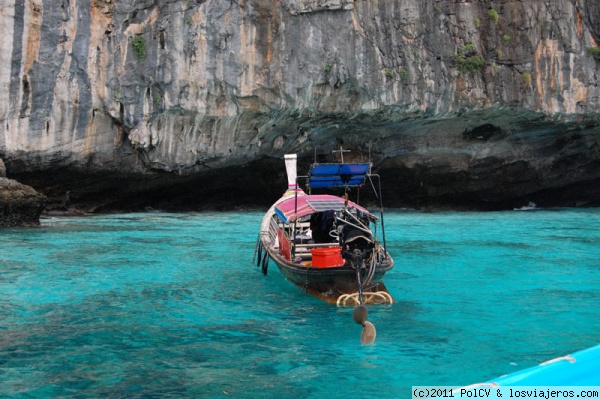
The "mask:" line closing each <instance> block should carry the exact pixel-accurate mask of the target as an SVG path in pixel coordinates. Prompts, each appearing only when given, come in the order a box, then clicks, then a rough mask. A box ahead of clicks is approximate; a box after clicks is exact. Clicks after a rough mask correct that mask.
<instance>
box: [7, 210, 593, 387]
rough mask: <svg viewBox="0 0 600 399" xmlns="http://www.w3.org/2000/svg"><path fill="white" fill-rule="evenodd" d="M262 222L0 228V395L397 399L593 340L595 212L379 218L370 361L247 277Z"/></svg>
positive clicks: (346, 313) (354, 337)
mask: <svg viewBox="0 0 600 399" xmlns="http://www.w3.org/2000/svg"><path fill="white" fill-rule="evenodd" d="M261 218H262V215H261V213H259V212H244V213H195V214H166V213H147V214H125V215H109V216H92V217H77V218H50V219H44V220H43V221H42V227H41V228H35V229H5V230H0V397H1V398H226V397H235V398H280V397H302V398H327V397H336V398H346V397H352V398H358V397H360V398H362V397H375V398H402V397H410V389H409V388H410V386H412V385H466V384H471V383H475V382H481V381H485V380H489V379H492V378H495V377H497V376H499V375H502V374H506V373H510V372H514V371H518V370H520V369H522V368H525V367H529V366H533V365H535V364H537V363H539V362H541V361H544V360H548V359H550V358H554V357H557V356H562V355H565V354H567V353H570V352H574V351H577V350H580V349H584V348H587V347H590V346H593V345H596V344H598V343H600V317H598V315H599V314H600V245H599V244H600V209H588V210H572V209H563V210H558V211H534V212H516V211H514V212H494V213H454V212H448V213H418V212H391V213H388V214H386V219H385V222H386V226H387V228H388V234H387V241H388V247H389V250H390V252H391V253H392V254H393V255H394V257H395V261H396V267H395V268H394V269H393V270H392V271H391V272H390V273H389V274H388V275H387V276H386V279H385V281H386V284H387V286H388V289H389V290H390V292H391V293H392V295H393V296H394V297H395V299H396V301H397V302H396V303H395V304H393V305H385V306H379V307H373V308H371V312H370V316H369V320H370V321H372V322H373V323H374V324H375V326H376V327H377V340H376V343H375V344H374V345H371V346H361V345H360V343H359V338H360V332H361V327H360V326H358V325H356V324H354V323H353V321H352V317H351V309H349V308H337V307H335V306H332V305H328V304H326V303H323V302H320V301H319V300H317V299H314V298H312V297H310V296H307V295H306V294H304V293H303V292H302V291H301V290H299V289H298V288H296V287H295V286H293V285H292V284H290V283H288V282H286V281H285V280H284V279H283V277H282V276H281V274H280V273H279V272H278V270H277V269H276V268H275V266H274V265H273V264H271V265H270V268H269V274H268V275H267V276H263V275H262V274H261V272H260V270H259V269H258V268H256V267H255V266H254V265H253V264H252V256H253V252H254V244H255V239H256V236H257V231H258V226H259V223H260V220H261ZM598 385H600V383H599V384H598Z"/></svg>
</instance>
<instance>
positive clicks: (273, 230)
mask: <svg viewBox="0 0 600 399" xmlns="http://www.w3.org/2000/svg"><path fill="white" fill-rule="evenodd" d="M277 230H279V227H278V226H277V222H276V221H275V219H274V218H271V221H270V222H269V233H268V234H269V242H270V243H271V245H272V246H273V248H274V249H278V248H279V245H276V244H277V239H276V238H277Z"/></svg>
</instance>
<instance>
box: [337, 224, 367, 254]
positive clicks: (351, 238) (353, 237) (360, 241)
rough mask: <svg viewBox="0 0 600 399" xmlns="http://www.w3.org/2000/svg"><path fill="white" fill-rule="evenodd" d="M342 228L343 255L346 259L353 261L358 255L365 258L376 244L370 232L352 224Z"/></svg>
mask: <svg viewBox="0 0 600 399" xmlns="http://www.w3.org/2000/svg"><path fill="white" fill-rule="evenodd" d="M341 230H342V231H341V245H342V256H343V257H344V258H345V259H347V260H350V261H351V260H352V259H353V258H354V259H355V258H356V256H357V255H360V258H361V259H365V258H367V257H368V255H370V254H371V252H372V250H373V247H374V244H373V238H372V237H371V235H370V234H368V233H366V232H364V231H362V230H360V229H357V228H356V227H354V226H350V225H345V226H343V227H342V229H341Z"/></svg>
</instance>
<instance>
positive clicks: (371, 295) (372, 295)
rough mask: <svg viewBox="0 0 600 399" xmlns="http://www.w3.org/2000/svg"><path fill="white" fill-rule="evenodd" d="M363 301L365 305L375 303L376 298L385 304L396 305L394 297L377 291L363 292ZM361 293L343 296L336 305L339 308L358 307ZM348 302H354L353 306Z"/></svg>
mask: <svg viewBox="0 0 600 399" xmlns="http://www.w3.org/2000/svg"><path fill="white" fill-rule="evenodd" d="M362 294H363V300H364V304H369V303H373V302H374V300H375V299H376V298H378V299H381V300H382V301H383V303H389V304H392V303H394V300H393V299H392V296H391V295H390V294H389V293H387V292H385V291H377V292H363V293H362ZM359 295H360V293H358V292H354V293H352V294H342V295H340V296H339V297H338V299H337V302H336V305H337V306H357V305H360V299H359ZM348 301H353V304H350V305H349V304H348Z"/></svg>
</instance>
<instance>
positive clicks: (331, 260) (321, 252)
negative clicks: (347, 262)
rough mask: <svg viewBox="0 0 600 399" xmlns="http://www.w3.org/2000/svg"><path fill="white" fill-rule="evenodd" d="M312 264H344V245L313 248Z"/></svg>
mask: <svg viewBox="0 0 600 399" xmlns="http://www.w3.org/2000/svg"><path fill="white" fill-rule="evenodd" d="M310 253H311V254H312V265H313V266H314V267H318V268H326V267H338V266H342V265H343V264H344V259H343V258H342V247H327V248H313V249H311V250H310Z"/></svg>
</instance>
